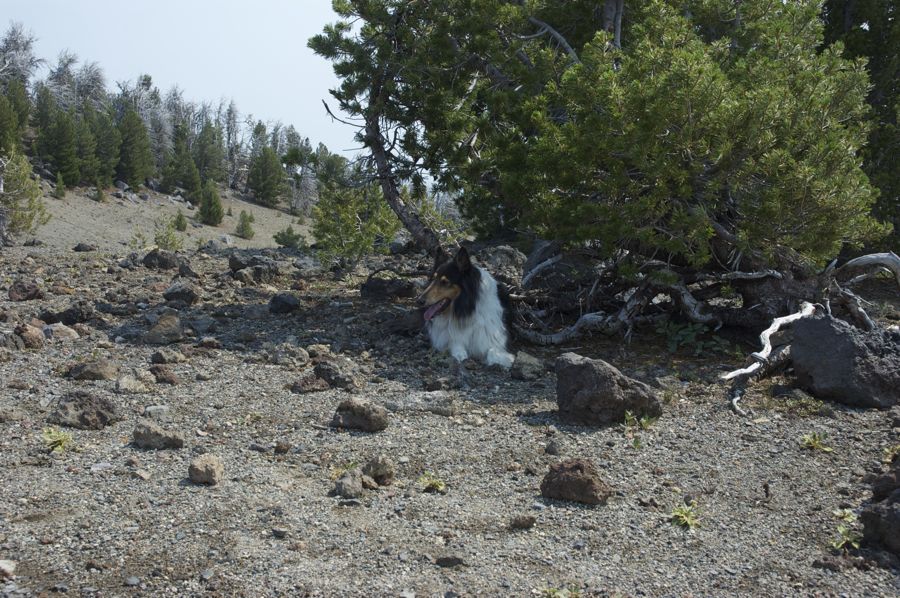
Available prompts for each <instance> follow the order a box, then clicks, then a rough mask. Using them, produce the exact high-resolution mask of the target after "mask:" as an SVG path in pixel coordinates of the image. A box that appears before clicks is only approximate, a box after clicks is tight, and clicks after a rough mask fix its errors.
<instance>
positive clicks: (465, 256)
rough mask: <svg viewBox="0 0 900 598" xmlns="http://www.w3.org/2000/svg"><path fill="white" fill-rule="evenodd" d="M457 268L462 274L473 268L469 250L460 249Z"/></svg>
mask: <svg viewBox="0 0 900 598" xmlns="http://www.w3.org/2000/svg"><path fill="white" fill-rule="evenodd" d="M456 267H457V268H459V269H460V271H462V272H465V271H466V270H468V269H469V268H471V267H472V262H471V260H469V250H468V249H466V248H465V247H460V248H459V251H457V252H456Z"/></svg>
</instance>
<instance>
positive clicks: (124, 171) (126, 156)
mask: <svg viewBox="0 0 900 598" xmlns="http://www.w3.org/2000/svg"><path fill="white" fill-rule="evenodd" d="M118 130H119V135H120V137H121V139H122V144H121V146H120V149H119V164H118V166H117V167H116V175H117V176H118V177H119V178H121V179H122V180H124V181H125V182H126V183H128V184H129V185H131V186H132V187H138V186H140V185H143V184H144V180H145V179H146V178H147V177H149V176H151V175H152V174H153V170H154V166H153V164H154V161H153V154H152V153H151V151H150V139H149V137H148V136H147V128H146V127H145V126H144V123H143V121H142V120H141V117H140V116H138V114H137V112H135V111H134V110H127V111H126V112H125V115H124V116H123V117H122V120H121V122H119V126H118Z"/></svg>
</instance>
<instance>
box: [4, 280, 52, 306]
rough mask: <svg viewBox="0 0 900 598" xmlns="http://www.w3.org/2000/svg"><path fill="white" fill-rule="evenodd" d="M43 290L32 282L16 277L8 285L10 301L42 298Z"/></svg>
mask: <svg viewBox="0 0 900 598" xmlns="http://www.w3.org/2000/svg"><path fill="white" fill-rule="evenodd" d="M43 298H44V292H43V291H42V290H41V288H40V287H39V286H38V285H37V284H35V283H34V282H31V281H27V280H22V279H18V280H15V281H13V283H12V285H10V287H9V300H10V301H33V300H35V299H43Z"/></svg>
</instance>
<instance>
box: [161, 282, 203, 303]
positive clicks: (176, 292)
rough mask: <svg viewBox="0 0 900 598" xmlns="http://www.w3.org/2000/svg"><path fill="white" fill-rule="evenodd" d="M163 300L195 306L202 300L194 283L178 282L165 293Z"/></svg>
mask: <svg viewBox="0 0 900 598" xmlns="http://www.w3.org/2000/svg"><path fill="white" fill-rule="evenodd" d="M163 299H165V300H166V301H178V302H181V303H184V304H185V305H193V304H194V303H196V302H197V300H199V299H200V293H199V291H198V290H197V287H195V286H194V285H193V284H192V283H190V282H185V281H178V282H176V283H175V284H173V285H172V286H170V287H169V288H167V289H166V290H165V291H163Z"/></svg>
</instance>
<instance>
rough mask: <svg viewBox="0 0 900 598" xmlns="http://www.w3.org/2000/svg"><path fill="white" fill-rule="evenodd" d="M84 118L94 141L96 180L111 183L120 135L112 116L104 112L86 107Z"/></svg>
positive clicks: (120, 142)
mask: <svg viewBox="0 0 900 598" xmlns="http://www.w3.org/2000/svg"><path fill="white" fill-rule="evenodd" d="M84 119H85V121H86V122H87V124H88V127H89V128H90V131H91V134H92V135H93V136H94V141H95V144H96V146H95V155H96V156H97V182H99V183H100V184H101V185H103V186H109V185H112V183H113V177H114V176H115V174H116V166H117V165H118V163H119V150H120V148H121V146H122V137H121V135H119V130H118V129H117V128H116V126H115V123H114V122H113V119H112V117H111V116H110V115H109V114H107V113H106V112H99V113H98V112H94V111H93V110H90V109H87V110H85V112H84Z"/></svg>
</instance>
